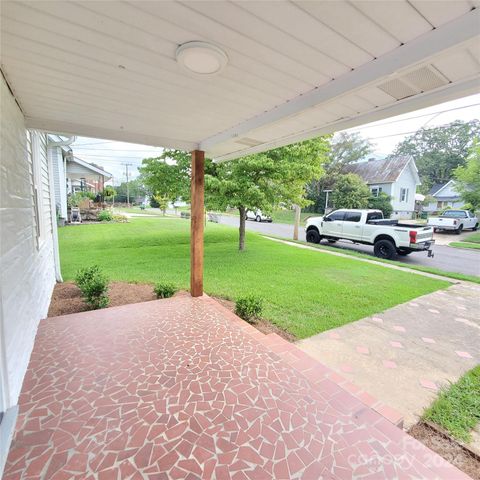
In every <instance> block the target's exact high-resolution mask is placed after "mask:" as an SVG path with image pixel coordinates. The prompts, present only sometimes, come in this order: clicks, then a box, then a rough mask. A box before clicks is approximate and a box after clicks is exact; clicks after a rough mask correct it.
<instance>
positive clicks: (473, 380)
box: [423, 365, 480, 442]
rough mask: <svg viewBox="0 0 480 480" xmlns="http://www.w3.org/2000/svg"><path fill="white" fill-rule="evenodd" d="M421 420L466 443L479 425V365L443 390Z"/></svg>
mask: <svg viewBox="0 0 480 480" xmlns="http://www.w3.org/2000/svg"><path fill="white" fill-rule="evenodd" d="M423 418H425V419H426V420H430V421H431V422H434V423H436V424H437V425H440V426H441V427H443V428H444V429H445V430H447V431H448V432H449V433H450V435H452V436H453V437H455V438H457V439H459V440H462V441H464V442H468V441H469V440H470V439H471V435H470V432H471V430H472V429H473V428H474V427H475V426H476V425H477V424H478V423H480V365H478V366H477V367H475V368H473V369H472V370H470V371H469V372H467V373H466V374H465V375H464V376H463V377H461V378H460V379H459V380H458V382H456V383H454V384H452V385H450V387H449V388H447V389H445V390H443V391H442V392H441V393H440V395H439V396H438V398H437V400H435V402H433V404H432V405H431V406H430V407H429V408H428V409H427V410H426V411H425V413H424V415H423Z"/></svg>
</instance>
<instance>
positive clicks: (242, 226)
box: [238, 207, 247, 252]
mask: <svg viewBox="0 0 480 480" xmlns="http://www.w3.org/2000/svg"><path fill="white" fill-rule="evenodd" d="M238 211H239V212H240V228H239V229H238V232H239V236H238V249H239V250H240V251H241V252H243V250H245V215H246V214H247V211H246V209H245V207H238Z"/></svg>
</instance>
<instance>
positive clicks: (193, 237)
mask: <svg viewBox="0 0 480 480" xmlns="http://www.w3.org/2000/svg"><path fill="white" fill-rule="evenodd" d="M204 167H205V152H203V151H202V150H194V151H193V152H192V196H191V201H190V203H191V218H190V294H191V295H192V297H200V296H201V295H203V228H204V224H203V216H204V208H205V207H204V190H205V185H204Z"/></svg>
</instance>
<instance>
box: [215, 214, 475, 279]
mask: <svg viewBox="0 0 480 480" xmlns="http://www.w3.org/2000/svg"><path fill="white" fill-rule="evenodd" d="M218 217H219V223H222V224H225V225H232V226H235V227H238V217H234V216H228V215H219V216H218ZM247 230H251V231H254V232H260V233H264V234H267V235H268V234H270V235H278V236H279V237H284V238H288V239H292V237H293V225H286V224H284V223H257V222H252V221H247ZM443 235H445V234H443ZM443 235H442V239H443ZM299 240H302V241H305V231H304V230H303V227H301V229H300V232H299ZM452 240H457V237H455V238H453V239H452ZM322 243H323V242H322ZM335 247H337V248H339V249H344V250H355V251H357V252H362V253H367V254H369V255H372V256H373V248H372V247H370V246H368V245H355V244H353V243H351V242H348V241H339V242H337V243H336V244H335ZM434 252H435V257H434V258H428V257H427V254H426V253H423V252H422V253H412V254H411V255H410V256H408V257H405V258H401V259H400V260H399V261H400V262H402V263H405V264H408V265H422V266H425V267H433V268H438V269H440V270H445V271H447V272H455V273H464V274H466V275H477V276H480V252H478V251H470V250H463V249H459V248H453V247H447V246H445V245H438V244H437V245H435V247H434Z"/></svg>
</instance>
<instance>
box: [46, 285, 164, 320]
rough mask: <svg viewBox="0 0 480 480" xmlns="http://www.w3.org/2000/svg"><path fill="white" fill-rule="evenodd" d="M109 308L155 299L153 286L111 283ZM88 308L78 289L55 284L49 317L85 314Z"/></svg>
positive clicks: (74, 286) (73, 286) (72, 286)
mask: <svg viewBox="0 0 480 480" xmlns="http://www.w3.org/2000/svg"><path fill="white" fill-rule="evenodd" d="M108 298H109V299H110V304H109V307H118V306H120V305H127V304H129V303H138V302H148V301H150V300H155V299H156V298H157V297H156V296H155V294H154V293H153V286H152V285H150V284H145V283H125V282H111V283H110V285H109V287H108ZM87 310H90V307H89V306H88V305H87V304H86V303H85V302H84V301H83V299H82V294H81V292H80V289H79V288H78V287H77V286H76V285H75V284H74V283H70V282H65V283H57V284H56V285H55V288H54V290H53V295H52V300H51V302H50V308H49V310H48V316H49V317H56V316H58V315H68V314H70V313H79V312H86V311H87Z"/></svg>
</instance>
